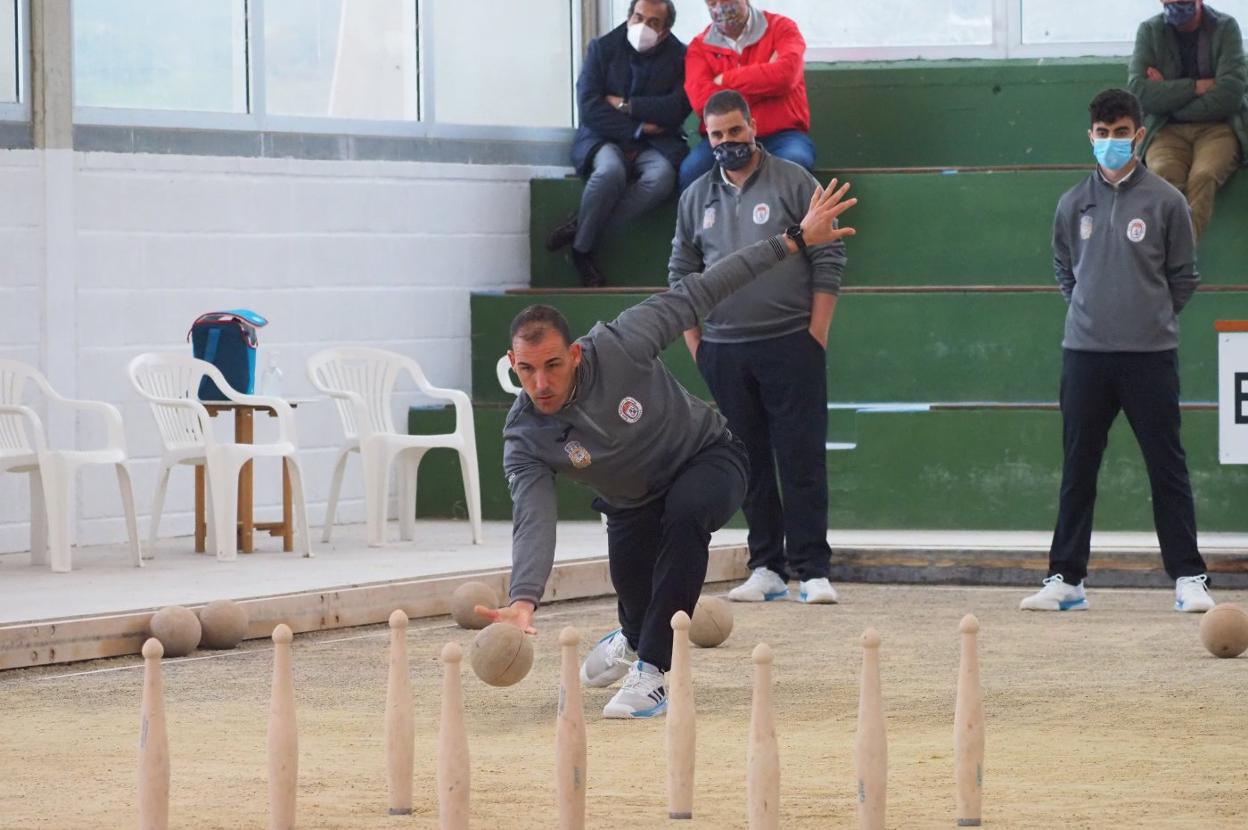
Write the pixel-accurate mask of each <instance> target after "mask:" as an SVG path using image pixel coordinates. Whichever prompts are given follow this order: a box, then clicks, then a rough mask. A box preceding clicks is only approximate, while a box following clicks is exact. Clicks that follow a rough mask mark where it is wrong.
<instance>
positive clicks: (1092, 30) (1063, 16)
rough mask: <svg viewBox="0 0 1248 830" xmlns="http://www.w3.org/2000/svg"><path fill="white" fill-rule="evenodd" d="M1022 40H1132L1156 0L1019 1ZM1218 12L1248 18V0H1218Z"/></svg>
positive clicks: (1242, 19) (1153, 10)
mask: <svg viewBox="0 0 1248 830" xmlns="http://www.w3.org/2000/svg"><path fill="white" fill-rule="evenodd" d="M1021 3H1022V10H1023V11H1022V14H1023V26H1022V29H1023V43H1036V44H1044V43H1134V42H1135V30H1136V29H1138V28H1139V25H1140V22H1141V21H1143V20H1145V19H1146V18H1149V17H1152V16H1153V15H1155V14H1158V13H1159V12H1160V11H1161V4H1160V3H1158V2H1156V0H1096V2H1094V3H1081V4H1078V6H1077V9H1073V10H1072V6H1071V4H1070V3H1069V2H1067V0H1021ZM1215 5H1216V6H1217V8H1218V11H1220V12H1226V13H1227V14H1229V15H1231V16H1232V17H1234V18H1235V19H1236V20H1238V21H1240V24H1241V28H1242V26H1243V23H1244V22H1245V21H1248V0H1218V2H1217V3H1216V4H1215Z"/></svg>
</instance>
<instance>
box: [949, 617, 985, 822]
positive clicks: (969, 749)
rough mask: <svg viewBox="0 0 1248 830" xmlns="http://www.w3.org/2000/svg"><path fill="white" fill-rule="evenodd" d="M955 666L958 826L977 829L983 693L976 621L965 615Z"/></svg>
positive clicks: (980, 813)
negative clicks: (956, 671) (959, 657)
mask: <svg viewBox="0 0 1248 830" xmlns="http://www.w3.org/2000/svg"><path fill="white" fill-rule="evenodd" d="M958 630H959V631H961V632H962V659H961V661H960V662H959V663H958V701H957V705H956V706H955V708H954V714H953V758H954V778H955V780H956V782H957V788H958V813H957V819H958V826H959V827H979V826H980V824H981V823H982V819H983V811H982V807H983V795H984V694H983V690H982V689H981V687H980V684H979V649H978V646H977V644H976V640H977V638H978V635H979V620H977V619H975V617H974V615H972V614H967V615H966V616H965V617H963V618H962V623H961V624H960V625H959V626H958Z"/></svg>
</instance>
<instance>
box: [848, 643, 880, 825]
mask: <svg viewBox="0 0 1248 830" xmlns="http://www.w3.org/2000/svg"><path fill="white" fill-rule="evenodd" d="M854 763H855V765H856V766H857V768H858V827H859V830H884V809H885V806H886V803H887V800H888V799H887V795H888V734H887V732H886V730H885V726H884V697H883V694H882V693H881V690H880V635H879V633H878V632H876V630H875V629H874V628H868V629H867V630H866V631H864V632H863V634H862V688H861V691H860V693H859V697H858V732H857V734H856V735H855V736H854Z"/></svg>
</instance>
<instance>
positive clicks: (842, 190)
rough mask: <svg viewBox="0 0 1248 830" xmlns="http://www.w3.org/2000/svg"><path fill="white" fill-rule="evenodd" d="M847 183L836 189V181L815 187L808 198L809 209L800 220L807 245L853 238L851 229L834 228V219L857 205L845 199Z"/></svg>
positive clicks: (854, 201) (853, 201) (855, 201)
mask: <svg viewBox="0 0 1248 830" xmlns="http://www.w3.org/2000/svg"><path fill="white" fill-rule="evenodd" d="M848 192H849V182H845V184H843V185H841V186H840V187H839V188H838V187H837V180H836V179H833V180H832V181H830V182H828V186H827V187H816V188H815V193H814V195H813V196H811V197H810V208H809V209H808V210H807V211H806V216H805V218H804V219H802V239H803V240H804V241H805V242H806V244H807V245H824V244H827V243H828V242H836V241H838V240H841V239H844V238H845V237H847V236H853V235H854V234H855V233H856V231H855V230H854V229H853V228H838V227H836V217H838V216H840V215H841V214H842V213H844V212H845V211H847V210H849V209H850V208H851V207H853V206H854V205H856V204H858V200H857V199H846V198H845V194H846V193H848Z"/></svg>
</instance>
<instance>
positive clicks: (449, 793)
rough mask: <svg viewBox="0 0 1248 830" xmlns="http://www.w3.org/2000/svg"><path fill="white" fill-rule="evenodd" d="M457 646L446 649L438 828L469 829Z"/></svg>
mask: <svg viewBox="0 0 1248 830" xmlns="http://www.w3.org/2000/svg"><path fill="white" fill-rule="evenodd" d="M463 659H464V651H463V649H461V648H460V647H459V645H458V644H457V643H447V644H446V645H445V646H443V647H442V723H441V725H440V726H439V728H438V827H439V828H440V830H467V827H468V787H469V768H468V733H467V731H466V729H465V728H464V689H463V686H462V685H461V683H460V677H459V671H460V669H459V664H460V661H461V660H463Z"/></svg>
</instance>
